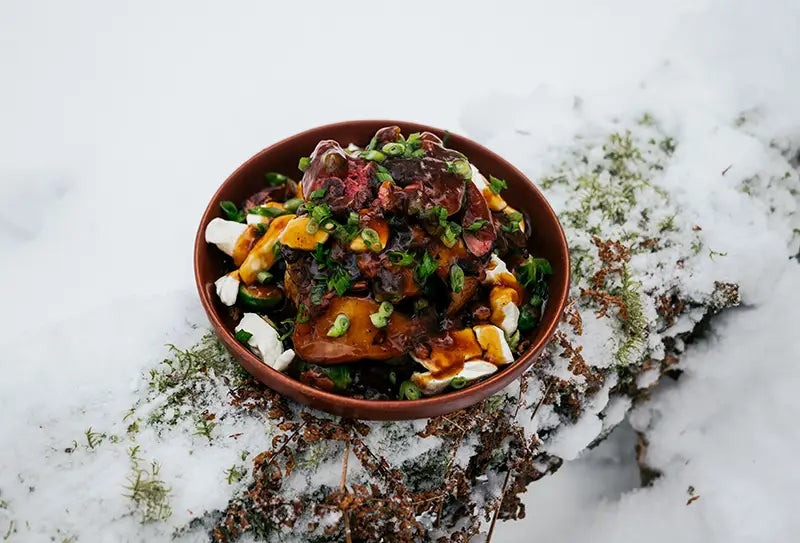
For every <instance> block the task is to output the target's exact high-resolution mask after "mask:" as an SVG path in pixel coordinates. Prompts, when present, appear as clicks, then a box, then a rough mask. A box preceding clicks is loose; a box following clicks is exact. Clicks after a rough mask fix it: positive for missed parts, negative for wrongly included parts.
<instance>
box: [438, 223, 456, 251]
mask: <svg viewBox="0 0 800 543" xmlns="http://www.w3.org/2000/svg"><path fill="white" fill-rule="evenodd" d="M459 234H461V226H460V225H458V224H456V223H454V222H449V223H447V226H446V227H445V229H444V232H443V233H442V236H441V238H440V239H441V240H442V243H444V244H445V246H446V247H448V248H450V247H453V246H454V245H455V244H456V242H457V241H458V236H459Z"/></svg>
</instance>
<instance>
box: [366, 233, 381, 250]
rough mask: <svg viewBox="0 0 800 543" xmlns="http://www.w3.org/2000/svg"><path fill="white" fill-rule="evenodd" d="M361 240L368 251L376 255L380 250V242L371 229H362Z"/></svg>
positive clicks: (376, 234)
mask: <svg viewBox="0 0 800 543" xmlns="http://www.w3.org/2000/svg"><path fill="white" fill-rule="evenodd" d="M361 238H362V239H363V240H364V244H365V245H366V246H367V248H368V249H369V250H370V251H373V252H376V253H377V252H378V251H380V250H381V240H380V238H379V237H378V233H377V232H376V231H375V230H373V229H372V228H364V229H363V230H361Z"/></svg>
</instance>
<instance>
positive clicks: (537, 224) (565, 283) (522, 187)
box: [194, 120, 569, 420]
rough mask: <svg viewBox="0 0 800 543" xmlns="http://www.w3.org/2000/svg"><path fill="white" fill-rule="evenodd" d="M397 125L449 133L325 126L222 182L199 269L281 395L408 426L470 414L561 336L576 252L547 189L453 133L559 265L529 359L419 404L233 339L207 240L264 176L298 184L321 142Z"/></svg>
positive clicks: (221, 323) (249, 366) (361, 124)
mask: <svg viewBox="0 0 800 543" xmlns="http://www.w3.org/2000/svg"><path fill="white" fill-rule="evenodd" d="M390 125H397V126H399V127H400V128H401V129H402V130H403V133H404V134H410V133H412V132H422V131H426V130H427V131H429V132H433V133H434V134H436V135H438V136H439V137H440V138H443V137H444V136H445V131H444V130H442V129H439V128H433V127H430V126H425V125H421V124H417V123H409V122H403V121H386V120H384V121H382V120H374V121H373V120H367V121H346V122H340V123H336V124H329V125H325V126H320V127H317V128H312V129H311V130H306V131H305V132H301V133H299V134H296V135H294V136H291V137H289V138H286V139H284V140H283V141H279V142H278V143H275V144H274V145H272V146H270V147H267V148H266V149H264V150H263V151H261V152H259V153H257V154H256V155H255V156H253V157H252V158H251V159H249V160H248V161H247V162H245V163H244V164H242V165H241V166H240V167H239V168H238V169H237V170H236V171H235V172H233V173H232V174H231V175H230V177H228V178H227V179H226V180H225V181H224V182H223V183H222V185H221V186H220V187H219V190H217V192H216V194H214V196H213V197H212V198H211V201H210V202H209V204H208V207H207V208H206V210H205V212H204V213H203V217H202V219H201V220H200V226H199V228H198V230H197V236H196V239H195V244H194V271H195V279H196V281H197V290H198V292H199V293H200V301H201V303H202V304H203V308H204V309H205V311H206V313H207V314H208V318H209V320H210V321H211V324H212V326H213V327H214V332H215V333H216V335H217V336H218V337H219V339H220V341H222V343H223V344H224V345H225V346H226V347H227V349H228V350H229V351H230V352H231V353H232V354H233V356H234V357H235V358H236V359H237V360H238V361H239V362H240V363H241V365H242V366H243V367H244V368H245V369H246V370H247V371H248V372H250V374H251V375H253V376H254V377H255V378H256V379H258V380H259V381H261V382H262V383H264V384H265V385H267V386H268V387H270V388H271V389H273V390H275V391H277V392H279V393H280V394H283V395H284V396H287V397H289V398H291V399H293V400H295V401H297V402H299V403H302V404H305V405H307V406H309V407H313V408H316V409H321V410H323V411H327V412H329V413H333V414H336V415H341V416H343V417H348V418H358V419H372V420H402V419H418V418H427V417H434V416H438V415H443V414H445V413H449V412H452V411H456V410H458V409H462V408H464V407H467V406H469V405H472V404H474V403H476V402H479V401H481V400H483V399H484V398H486V397H488V396H491V395H492V394H495V393H496V392H498V391H499V390H501V389H502V388H503V387H505V386H506V385H508V384H509V383H511V382H512V381H513V380H515V379H517V378H518V377H519V376H520V374H521V373H522V372H523V371H525V370H526V369H527V368H528V367H529V366H530V365H531V364H534V363H535V362H536V359H537V357H538V356H539V354H540V353H541V351H542V349H543V348H544V347H545V345H547V342H548V341H549V340H550V338H551V337H552V335H553V333H554V332H555V329H556V326H557V324H558V321H559V318H560V316H561V312H562V310H563V309H564V304H565V303H566V300H567V293H568V290H569V252H568V248H567V242H566V239H565V238H564V231H563V230H562V228H561V224H560V223H559V222H558V218H557V217H556V214H555V213H554V212H553V209H552V208H551V207H550V205H549V204H548V203H547V200H545V198H544V196H542V193H541V192H539V189H537V188H536V186H535V185H534V184H533V183H532V182H531V181H530V180H529V179H528V178H526V177H525V175H524V174H523V173H522V172H521V171H519V170H518V169H517V168H515V167H514V166H512V165H511V164H509V163H508V162H507V161H506V160H504V159H503V158H501V157H500V156H498V155H497V154H495V153H493V152H492V151H490V150H489V149H487V148H485V147H483V146H482V145H479V144H477V143H475V142H474V141H472V140H469V139H467V138H465V137H463V136H459V135H457V134H450V135H449V138H448V140H447V146H448V147H450V148H453V149H457V150H458V151H461V152H462V153H464V154H465V155H466V156H467V157H468V158H469V160H470V162H472V163H473V164H475V166H477V167H478V169H479V170H480V171H481V172H483V173H484V174H486V175H487V176H488V175H489V174H492V175H494V176H495V177H499V178H501V179H505V180H506V181H507V182H508V189H507V190H505V191H504V192H503V197H504V198H505V199H506V200H507V201H508V202H509V203H510V204H511V205H512V206H513V207H515V208H516V209H518V210H521V211H524V212H525V214H526V216H527V218H528V219H529V220H530V227H531V231H532V235H531V238H530V241H529V243H530V248H531V250H532V252H533V254H535V255H536V256H540V257H545V258H547V259H548V260H549V261H550V263H551V265H552V267H553V274H552V275H551V276H550V285H549V298H548V300H547V303H546V305H545V310H544V314H543V315H542V319H541V322H540V323H539V325H538V327H537V328H536V329H535V330H533V331H532V333H529V335H528V336H527V337H528V338H529V339H530V342H531V344H530V348H529V349H528V351H527V352H526V353H525V354H524V355H523V356H521V357H520V358H519V359H517V360H516V361H515V362H514V363H512V364H509V365H508V366H506V367H504V368H502V369H501V370H499V371H498V372H497V373H495V374H494V375H492V376H491V377H489V378H487V379H485V380H484V381H481V382H479V383H476V384H473V385H470V386H468V387H466V388H463V389H461V390H457V391H452V392H447V393H445V394H442V395H439V396H433V397H430V398H422V399H419V400H414V401H408V400H391V401H384V400H363V399H356V398H349V397H347V396H341V395H338V394H333V393H330V392H325V391H322V390H318V389H316V388H312V387H310V386H308V385H306V384H303V383H301V382H300V381H297V380H295V379H292V378H291V377H289V376H287V375H285V374H283V373H280V372H278V371H275V370H273V369H272V368H270V367H268V366H267V365H266V364H264V363H263V362H262V361H261V360H260V359H259V358H258V357H256V356H255V355H254V354H252V353H251V352H250V351H249V350H247V349H246V348H245V347H244V346H242V344H241V343H239V342H238V341H236V339H235V338H234V336H233V329H234V327H235V323H234V322H233V320H232V319H231V317H230V316H229V314H228V311H227V308H226V307H225V306H223V305H222V303H221V302H220V301H219V299H218V298H217V295H216V292H215V290H214V281H215V280H216V279H218V278H219V277H220V276H221V275H223V274H224V273H226V272H227V271H229V270H226V269H224V267H223V255H222V253H221V252H220V251H219V250H218V249H217V248H216V247H214V246H213V245H209V244H207V243H206V241H205V230H206V225H208V223H209V222H210V221H211V220H212V219H213V218H215V217H219V216H220V215H221V211H220V207H219V204H220V202H222V201H224V200H231V201H233V202H241V201H243V200H245V199H246V198H247V197H248V196H250V195H251V194H253V193H255V192H257V191H258V190H259V189H261V188H263V174H264V172H268V171H275V172H281V173H284V174H286V175H288V176H290V177H293V178H295V179H297V178H298V177H299V172H298V171H297V161H298V159H299V158H300V157H303V156H309V155H310V154H311V152H312V151H313V150H314V147H315V146H316V145H317V143H318V142H319V141H320V140H324V139H333V140H336V141H338V142H340V143H341V144H342V145H347V144H348V143H350V142H357V143H362V144H363V143H365V142H368V141H369V140H370V138H372V136H373V135H374V134H375V132H376V131H377V130H378V129H379V128H381V127H384V126H390ZM371 363H373V364H380V362H371Z"/></svg>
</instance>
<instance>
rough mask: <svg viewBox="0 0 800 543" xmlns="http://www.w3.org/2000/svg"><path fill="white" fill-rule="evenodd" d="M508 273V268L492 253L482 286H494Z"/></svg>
mask: <svg viewBox="0 0 800 543" xmlns="http://www.w3.org/2000/svg"><path fill="white" fill-rule="evenodd" d="M504 273H508V266H506V263H505V262H504V261H503V260H502V259H501V258H500V257H499V256H497V255H496V254H494V253H492V258H491V260H490V261H489V268H488V269H487V270H486V278H485V279H484V280H483V284H484V285H494V284H495V283H497V282H498V281H500V277H501V276H502V275H503V274H504Z"/></svg>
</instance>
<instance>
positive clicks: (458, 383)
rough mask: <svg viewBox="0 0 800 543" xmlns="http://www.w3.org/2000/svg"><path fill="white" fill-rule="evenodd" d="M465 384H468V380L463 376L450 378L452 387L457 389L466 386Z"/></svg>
mask: <svg viewBox="0 0 800 543" xmlns="http://www.w3.org/2000/svg"><path fill="white" fill-rule="evenodd" d="M465 386H467V380H466V379H464V378H463V377H453V378H452V379H451V380H450V387H451V388H453V389H455V390H458V389H461V388H464V387H465Z"/></svg>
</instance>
